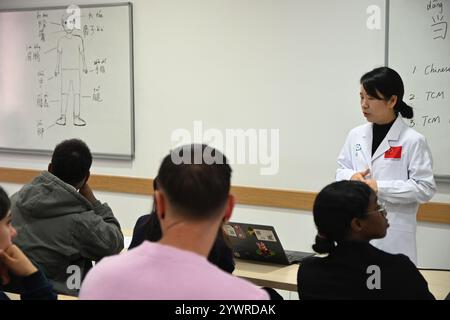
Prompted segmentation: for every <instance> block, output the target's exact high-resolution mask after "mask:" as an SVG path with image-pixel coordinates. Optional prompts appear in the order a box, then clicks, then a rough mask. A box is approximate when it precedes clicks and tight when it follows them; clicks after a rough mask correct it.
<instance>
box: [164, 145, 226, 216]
mask: <svg viewBox="0 0 450 320" xmlns="http://www.w3.org/2000/svg"><path fill="white" fill-rule="evenodd" d="M180 159H182V161H179V160H180ZM230 180H231V167H230V166H229V165H228V163H227V159H226V157H225V156H224V155H223V154H222V153H221V152H220V151H218V150H216V149H214V148H212V147H209V146H207V145H205V144H191V145H185V146H181V147H179V148H177V149H175V150H172V151H171V152H170V154H169V155H167V156H166V157H165V158H164V160H163V161H162V163H161V166H160V168H159V172H158V178H157V180H156V183H157V187H158V189H160V190H162V191H163V192H164V194H165V195H166V196H167V198H168V200H169V202H170V203H171V204H172V205H173V206H174V207H175V208H176V209H177V210H178V211H179V212H180V213H181V214H183V215H185V216H186V217H188V218H193V219H205V218H209V217H212V216H214V215H215V214H216V213H217V211H218V210H219V209H221V208H222V207H223V206H224V205H225V203H226V201H227V199H228V195H229V192H230Z"/></svg>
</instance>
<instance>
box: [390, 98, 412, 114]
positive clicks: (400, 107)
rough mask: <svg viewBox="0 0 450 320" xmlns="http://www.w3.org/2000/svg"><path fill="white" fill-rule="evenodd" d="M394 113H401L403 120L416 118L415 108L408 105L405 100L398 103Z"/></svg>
mask: <svg viewBox="0 0 450 320" xmlns="http://www.w3.org/2000/svg"><path fill="white" fill-rule="evenodd" d="M394 111H395V113H396V114H398V113H400V114H401V115H402V117H403V118H406V119H411V118H412V117H414V111H413V108H412V107H411V106H409V105H407V104H406V103H405V102H404V101H403V100H400V101H397V104H396V105H395V107H394Z"/></svg>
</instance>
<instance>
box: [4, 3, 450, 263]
mask: <svg viewBox="0 0 450 320" xmlns="http://www.w3.org/2000/svg"><path fill="white" fill-rule="evenodd" d="M180 1H181V0H180ZM223 1H225V0H223ZM109 2H111V3H112V2H121V1H109ZM163 2H164V1H148V0H136V1H133V3H134V67H135V69H134V75H135V115H136V120H135V130H136V158H135V160H134V161H132V162H127V161H112V160H96V161H95V162H94V164H93V168H92V170H91V171H92V172H93V173H94V174H106V175H122V176H136V177H145V178H150V177H153V176H154V175H155V174H156V172H157V168H158V165H159V162H160V160H161V159H162V157H163V156H164V155H165V154H166V153H167V151H168V149H169V147H170V145H169V144H168V143H167V141H168V139H167V138H164V137H162V134H161V131H160V130H159V129H158V128H160V127H161V124H157V123H156V122H157V121H158V122H159V119H161V118H162V119H164V121H165V120H167V119H170V118H171V117H173V116H174V115H173V111H171V110H170V107H171V106H170V105H166V103H167V100H164V97H166V96H168V95H173V94H175V95H176V94H177V92H176V90H175V92H174V89H181V88H168V87H167V88H166V87H161V86H160V85H158V83H157V80H158V79H156V78H155V77H151V76H150V75H149V74H150V73H151V72H152V71H154V68H155V67H158V64H157V63H152V59H154V58H155V54H156V53H155V50H154V49H155V48H154V43H152V41H154V40H155V39H154V38H152V37H156V36H157V35H158V26H159V23H162V22H163V21H165V20H166V18H167V17H164V16H158V15H155V14H154V12H158V8H159V6H163ZM196 2H198V1H196ZM216 2H217V1H216ZM70 3H71V2H69V1H57V0H53V1H32V0H2V1H1V2H0V9H7V8H19V7H35V6H52V5H53V6H55V5H64V4H70ZM76 3H77V4H88V3H91V1H77V2H76ZM167 3H169V4H167ZM205 3H206V2H205ZM232 3H233V5H234V6H236V9H235V10H236V11H237V12H238V11H239V7H240V6H248V3H247V1H232ZM252 3H253V2H252ZM276 4H277V2H276V1H273V5H274V6H275V5H276ZM170 5H171V6H172V7H171V10H172V11H171V12H172V13H176V15H175V17H178V18H180V19H182V17H183V12H178V11H177V1H170V2H165V4H164V6H170ZM342 5H345V1H342ZM166 9H167V7H166ZM269 9H270V8H269V7H267V6H266V7H265V10H269ZM162 12H167V10H166V11H162ZM197 14H198V15H199V17H201V15H202V14H204V15H206V14H208V10H205V12H198V13H197ZM267 14H270V11H268V12H267ZM172 18H174V17H173V16H172ZM173 23H177V21H176V20H174V21H173ZM150 33H151V35H152V37H149V34H150ZM236 33H237V34H238V33H239V30H236ZM155 41H156V40H155ZM157 41H159V42H160V41H164V39H157ZM217 41H218V42H220V39H217ZM355 41H356V39H355ZM309 45H313V44H309ZM167 54H170V53H167ZM311 63H314V62H311ZM336 63H339V61H336ZM382 63H383V61H382V60H381V59H380V64H382ZM159 68H161V66H159ZM157 71H158V72H160V73H161V74H164V70H161V69H158V70H157ZM196 76H197V75H195V74H194V75H192V81H195V79H196V78H195V77H196ZM164 82H166V83H170V81H167V79H165V80H164ZM355 89H356V90H357V86H355ZM188 94H189V93H186V92H183V95H182V96H183V97H188ZM197 94H201V93H197ZM355 97H356V98H355V103H357V101H358V99H357V98H358V97H357V92H355ZM171 101H175V100H171ZM188 107H189V106H188ZM357 110H358V108H357V105H355V115H354V122H355V124H357V123H361V122H362V121H363V119H361V118H362V117H361V116H360V115H359V114H358V113H357ZM258 117H264V112H261V114H258ZM217 118H218V119H220V114H219V115H218V116H217ZM225 125H226V124H225ZM299 125H302V124H299ZM341 129H342V128H341ZM348 129H350V128H348ZM346 131H347V130H340V131H339V132H338V133H336V134H337V135H340V136H341V138H342V139H339V140H342V143H343V142H344V138H345V135H346ZM327 147H329V148H332V150H333V153H335V154H336V156H337V154H338V152H339V149H340V148H341V145H329V146H327ZM333 161H334V160H333ZM48 162H49V157H45V156H35V155H11V154H0V166H1V167H15V168H31V169H42V170H44V169H46V167H47V164H48ZM326 170H327V172H326V173H323V172H319V171H320V168H318V169H317V172H315V171H313V170H310V172H309V173H308V176H307V179H304V181H299V182H297V183H296V185H295V189H298V190H302V191H314V192H317V191H319V188H320V187H322V186H324V185H325V184H326V183H328V182H329V181H331V180H332V179H333V175H334V172H333V170H329V168H326ZM239 174H240V172H239V171H238V172H236V175H237V176H236V175H235V177H234V181H239V183H240V184H242V182H243V181H244V182H245V179H243V178H242V177H241V176H239ZM318 177H319V178H318ZM326 177H329V178H326ZM0 183H1V182H0ZM2 185H3V186H4V187H5V188H6V189H7V191H8V192H9V193H13V192H15V191H17V190H18V189H19V188H20V185H17V184H4V183H2ZM272 187H275V188H276V187H280V186H278V185H273V186H272ZM438 188H439V190H438V194H437V195H436V196H435V197H434V199H433V201H438V202H446V203H450V186H449V185H448V184H441V183H439V184H438ZM96 195H97V196H98V198H100V199H101V200H103V201H107V202H108V203H109V205H110V206H111V207H112V208H113V210H114V212H115V214H116V216H117V217H118V219H119V221H120V223H121V224H122V227H123V228H132V227H133V225H134V222H135V221H136V219H137V217H138V216H140V215H141V214H143V213H147V212H148V211H149V209H150V208H151V199H149V198H148V197H145V196H139V195H130V194H117V193H107V192H97V193H96ZM233 220H235V221H242V222H253V223H260V224H272V225H274V226H275V227H276V229H277V231H278V232H279V236H280V238H281V240H282V242H283V244H284V246H285V247H286V248H288V249H296V250H310V248H311V244H312V242H313V239H314V235H315V228H314V224H313V220H312V216H311V214H310V213H308V212H303V211H299V210H287V209H279V208H263V207H255V206H243V205H238V206H237V207H236V209H235V212H234V217H233ZM417 239H418V259H419V265H420V266H422V267H432V268H447V269H450V251H449V250H448V244H449V243H450V225H443V224H432V223H419V227H418V234H417Z"/></svg>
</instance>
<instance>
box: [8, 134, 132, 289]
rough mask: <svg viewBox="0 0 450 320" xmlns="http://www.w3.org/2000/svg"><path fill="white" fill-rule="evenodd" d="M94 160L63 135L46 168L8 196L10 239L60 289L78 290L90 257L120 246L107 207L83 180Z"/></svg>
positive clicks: (118, 232)
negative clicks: (14, 231)
mask: <svg viewBox="0 0 450 320" xmlns="http://www.w3.org/2000/svg"><path fill="white" fill-rule="evenodd" d="M91 164H92V155H91V152H90V150H89V148H88V146H87V145H86V144H85V143H84V142H83V141H81V140H78V139H71V140H65V141H63V142H61V143H60V144H59V145H57V146H56V148H55V150H54V152H53V155H52V160H51V163H50V164H49V166H48V171H44V172H42V173H41V174H40V175H39V176H37V177H36V178H35V179H34V180H33V181H31V183H29V184H27V185H25V186H23V187H22V189H20V190H19V191H18V192H17V193H15V194H14V195H13V196H12V197H11V203H12V206H11V213H12V223H13V225H14V227H15V228H16V229H17V231H18V236H17V237H16V238H15V239H14V243H15V244H16V245H17V246H19V247H20V248H21V249H22V250H23V251H24V252H25V254H26V255H27V256H28V257H29V258H30V259H31V260H32V262H34V263H35V264H36V265H38V266H39V267H40V269H41V270H43V271H44V273H45V275H46V276H47V278H48V279H50V280H51V282H52V283H53V287H54V289H55V290H56V291H57V292H58V293H62V294H69V295H77V294H78V291H79V287H80V283H81V281H82V280H83V279H84V277H85V275H86V273H87V271H88V270H89V269H90V268H91V267H92V261H99V260H101V259H102V258H103V257H105V256H109V255H113V254H117V253H119V252H120V251H121V250H122V249H123V246H124V243H123V234H122V232H121V229H120V224H119V222H118V221H117V219H116V218H115V217H114V214H113V212H112V210H111V208H110V207H109V206H108V205H107V204H106V203H104V204H102V203H101V202H100V201H98V200H97V199H96V198H95V196H94V193H93V192H92V190H91V188H90V187H89V184H88V183H87V181H88V179H89V175H90V172H89V170H90V167H91Z"/></svg>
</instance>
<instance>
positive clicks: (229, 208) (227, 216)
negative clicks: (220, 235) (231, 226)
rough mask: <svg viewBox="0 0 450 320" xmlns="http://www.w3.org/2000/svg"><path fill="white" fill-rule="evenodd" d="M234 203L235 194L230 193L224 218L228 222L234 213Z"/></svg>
mask: <svg viewBox="0 0 450 320" xmlns="http://www.w3.org/2000/svg"><path fill="white" fill-rule="evenodd" d="M234 204H235V199H234V196H233V195H232V194H230V195H229V196H228V200H227V204H226V207H225V213H224V216H223V219H222V221H223V222H227V221H228V220H230V218H231V214H232V213H233V208H234Z"/></svg>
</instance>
